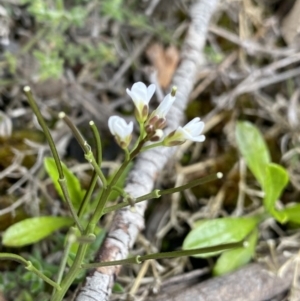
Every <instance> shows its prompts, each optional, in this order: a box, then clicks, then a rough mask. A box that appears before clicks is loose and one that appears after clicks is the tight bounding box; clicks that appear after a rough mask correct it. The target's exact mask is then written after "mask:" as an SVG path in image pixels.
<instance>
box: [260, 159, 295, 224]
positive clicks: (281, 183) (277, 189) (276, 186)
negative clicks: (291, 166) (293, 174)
mask: <svg viewBox="0 0 300 301" xmlns="http://www.w3.org/2000/svg"><path fill="white" fill-rule="evenodd" d="M288 182H289V175H288V173H287V171H286V170H285V169H284V168H283V167H282V166H280V165H278V164H275V163H270V164H268V165H267V167H266V178H265V182H264V185H263V189H264V191H265V197H264V200H263V204H264V207H265V209H266V211H268V212H269V213H270V214H272V215H273V217H274V218H275V219H276V220H278V221H279V222H281V223H283V222H285V221H286V216H285V214H284V212H283V211H277V210H276V209H275V203H276V201H277V200H278V198H279V197H280V195H281V194H282V191H283V190H284V188H285V187H286V185H287V184H288Z"/></svg>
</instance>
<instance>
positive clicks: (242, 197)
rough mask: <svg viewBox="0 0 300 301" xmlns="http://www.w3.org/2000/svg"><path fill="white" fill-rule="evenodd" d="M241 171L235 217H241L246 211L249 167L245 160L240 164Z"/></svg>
mask: <svg viewBox="0 0 300 301" xmlns="http://www.w3.org/2000/svg"><path fill="white" fill-rule="evenodd" d="M239 171H240V181H239V195H238V199H237V202H236V208H235V210H234V214H233V216H241V215H243V211H244V203H245V196H246V193H245V186H246V175H247V166H246V162H245V160H244V159H243V158H241V159H240V162H239Z"/></svg>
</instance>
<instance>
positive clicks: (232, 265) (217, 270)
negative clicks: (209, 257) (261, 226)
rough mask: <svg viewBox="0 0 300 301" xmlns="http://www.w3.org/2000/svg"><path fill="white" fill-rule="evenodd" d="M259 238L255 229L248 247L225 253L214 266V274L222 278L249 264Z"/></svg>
mask: <svg viewBox="0 0 300 301" xmlns="http://www.w3.org/2000/svg"><path fill="white" fill-rule="evenodd" d="M257 238H258V231H257V229H255V230H254V231H253V232H252V233H251V235H250V236H249V238H248V239H247V246H245V247H243V248H237V249H232V250H228V251H225V252H223V253H222V254H221V256H220V257H219V258H218V260H217V262H216V265H215V266H214V269H213V274H214V275H216V276H220V275H223V274H226V273H229V272H232V271H234V270H236V269H238V268H239V267H241V266H243V265H245V264H246V263H248V262H249V261H250V260H251V258H252V257H253V255H254V253H255V247H256V244H257Z"/></svg>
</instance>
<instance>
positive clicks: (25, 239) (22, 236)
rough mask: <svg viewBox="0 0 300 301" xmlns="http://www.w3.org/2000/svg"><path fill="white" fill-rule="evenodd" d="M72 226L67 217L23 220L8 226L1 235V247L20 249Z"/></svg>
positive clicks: (72, 222)
mask: <svg viewBox="0 0 300 301" xmlns="http://www.w3.org/2000/svg"><path fill="white" fill-rule="evenodd" d="M72 224H74V221H73V220H72V219H71V218H69V217H56V216H42V217H33V218H27V219H24V220H22V221H20V222H18V223H15V224H13V225H12V226H10V227H9V228H8V229H7V230H6V231H5V232H4V235H3V241H2V243H3V245H5V246H8V247H22V246H26V245H30V244H32V243H35V242H37V241H39V240H41V239H43V238H45V237H47V236H48V235H50V234H51V233H52V232H54V231H56V230H58V229H60V228H63V227H68V226H71V225H72Z"/></svg>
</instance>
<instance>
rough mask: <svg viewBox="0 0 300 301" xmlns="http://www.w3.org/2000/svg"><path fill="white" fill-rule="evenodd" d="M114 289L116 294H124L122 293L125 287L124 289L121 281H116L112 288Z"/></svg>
mask: <svg viewBox="0 0 300 301" xmlns="http://www.w3.org/2000/svg"><path fill="white" fill-rule="evenodd" d="M112 291H113V293H114V294H118V293H119V294H122V293H124V292H125V289H124V287H123V286H122V285H121V284H120V283H118V282H115V283H114V286H113V288H112Z"/></svg>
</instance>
